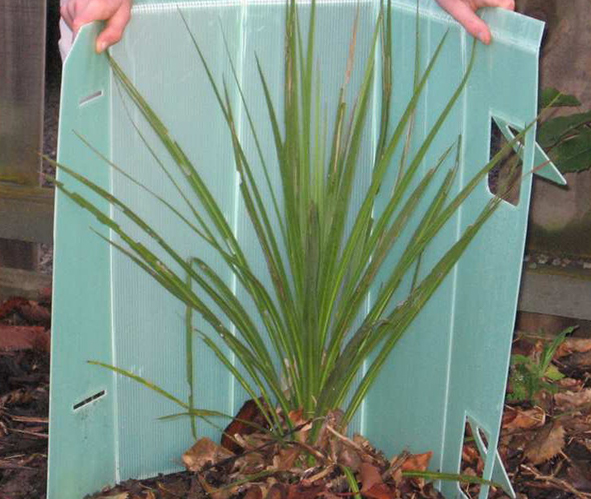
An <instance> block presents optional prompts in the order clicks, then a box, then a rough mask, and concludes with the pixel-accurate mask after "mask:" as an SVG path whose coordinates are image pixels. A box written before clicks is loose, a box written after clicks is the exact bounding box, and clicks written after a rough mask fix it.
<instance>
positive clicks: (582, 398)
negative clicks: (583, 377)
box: [554, 388, 591, 409]
mask: <svg viewBox="0 0 591 499" xmlns="http://www.w3.org/2000/svg"><path fill="white" fill-rule="evenodd" d="M554 402H556V405H557V406H558V407H560V408H561V409H578V408H580V407H583V406H585V405H589V404H591V388H586V389H584V390H581V391H580V392H571V391H567V392H564V393H556V394H555V395H554Z"/></svg>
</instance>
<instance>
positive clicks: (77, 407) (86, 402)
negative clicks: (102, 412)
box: [72, 390, 107, 411]
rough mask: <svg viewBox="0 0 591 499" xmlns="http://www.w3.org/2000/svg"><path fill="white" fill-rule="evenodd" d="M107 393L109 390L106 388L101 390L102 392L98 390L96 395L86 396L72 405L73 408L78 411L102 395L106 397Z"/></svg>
mask: <svg viewBox="0 0 591 499" xmlns="http://www.w3.org/2000/svg"><path fill="white" fill-rule="evenodd" d="M106 393H107V392H106V391H105V390H101V391H100V392H97V393H95V394H94V395H91V396H90V397H88V398H85V399H84V400H81V401H80V402H78V403H77V404H74V405H73V406H72V409H74V410H75V411H77V410H78V409H81V408H82V407H84V406H86V405H88V404H90V403H91V402H94V401H95V400H98V399H100V398H101V397H104V396H105V394H106Z"/></svg>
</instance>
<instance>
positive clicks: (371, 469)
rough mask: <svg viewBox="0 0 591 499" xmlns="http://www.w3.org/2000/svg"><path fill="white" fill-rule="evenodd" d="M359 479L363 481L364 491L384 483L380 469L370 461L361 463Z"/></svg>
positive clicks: (362, 487)
mask: <svg viewBox="0 0 591 499" xmlns="http://www.w3.org/2000/svg"><path fill="white" fill-rule="evenodd" d="M359 481H360V482H361V491H362V492H366V491H368V490H370V489H371V488H372V487H374V485H379V484H382V483H384V482H383V480H382V474H381V473H380V469H379V468H378V467H377V466H374V465H373V464H369V463H361V465H360V466H359Z"/></svg>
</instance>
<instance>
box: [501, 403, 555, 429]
mask: <svg viewBox="0 0 591 499" xmlns="http://www.w3.org/2000/svg"><path fill="white" fill-rule="evenodd" d="M545 423H546V412H545V411H544V410H543V409H542V408H541V407H534V408H533V409H528V410H521V409H518V408H514V407H510V406H507V407H506V408H505V413H504V414H503V430H505V431H507V432H513V431H517V430H530V429H532V428H541V427H542V426H544V424H545Z"/></svg>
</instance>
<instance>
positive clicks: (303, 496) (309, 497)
mask: <svg viewBox="0 0 591 499" xmlns="http://www.w3.org/2000/svg"><path fill="white" fill-rule="evenodd" d="M324 487H325V486H324V484H321V485H312V486H309V487H305V486H303V485H302V484H301V483H293V484H291V485H290V486H289V489H288V492H287V499H315V497H316V496H317V495H318V494H320V493H321V492H322V491H323V490H324ZM270 493H271V491H269V494H270ZM267 497H269V496H268V495H267Z"/></svg>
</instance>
